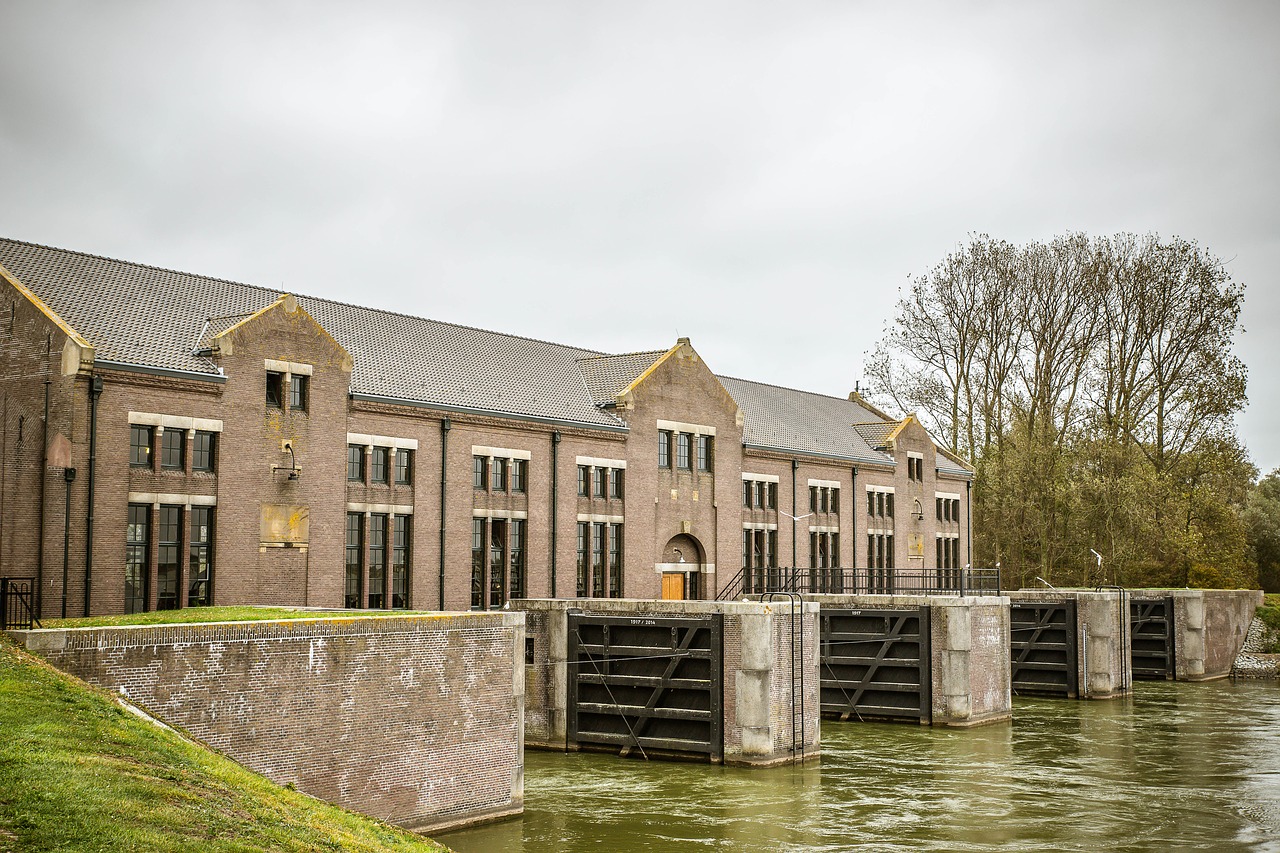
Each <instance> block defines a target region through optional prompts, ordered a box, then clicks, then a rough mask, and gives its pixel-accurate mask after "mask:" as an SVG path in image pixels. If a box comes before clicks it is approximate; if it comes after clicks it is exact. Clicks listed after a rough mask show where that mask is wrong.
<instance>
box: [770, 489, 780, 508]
mask: <svg viewBox="0 0 1280 853" xmlns="http://www.w3.org/2000/svg"><path fill="white" fill-rule="evenodd" d="M777 508H778V484H777V483H769V509H777Z"/></svg>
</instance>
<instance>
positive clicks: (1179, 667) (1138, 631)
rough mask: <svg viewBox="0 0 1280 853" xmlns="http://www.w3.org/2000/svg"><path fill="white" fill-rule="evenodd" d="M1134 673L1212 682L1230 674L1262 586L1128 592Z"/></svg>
mask: <svg viewBox="0 0 1280 853" xmlns="http://www.w3.org/2000/svg"><path fill="white" fill-rule="evenodd" d="M1130 595H1131V596H1132V598H1131V618H1132V626H1133V674H1134V678H1139V679H1172V680H1176V681H1210V680H1212V679H1215V678H1225V677H1227V676H1228V675H1230V674H1231V665H1232V663H1234V661H1235V659H1236V656H1237V655H1239V654H1240V650H1241V649H1242V648H1243V647H1244V641H1245V637H1246V635H1247V634H1248V631H1249V623H1250V622H1252V621H1253V614H1254V611H1256V610H1257V609H1258V607H1259V605H1261V604H1262V592H1261V591H1260V590H1247V589H1135V590H1132V591H1131V593H1130Z"/></svg>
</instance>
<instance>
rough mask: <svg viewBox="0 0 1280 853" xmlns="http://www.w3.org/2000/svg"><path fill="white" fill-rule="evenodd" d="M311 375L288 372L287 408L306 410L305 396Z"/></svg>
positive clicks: (297, 410) (298, 410)
mask: <svg viewBox="0 0 1280 853" xmlns="http://www.w3.org/2000/svg"><path fill="white" fill-rule="evenodd" d="M310 381H311V377H310V376H305V375H303V374H300V373H291V374H289V408H290V409H291V410H292V411H295V412H305V411H306V410H307V398H308V397H309V396H310V394H308V393H307V392H308V390H309V386H310Z"/></svg>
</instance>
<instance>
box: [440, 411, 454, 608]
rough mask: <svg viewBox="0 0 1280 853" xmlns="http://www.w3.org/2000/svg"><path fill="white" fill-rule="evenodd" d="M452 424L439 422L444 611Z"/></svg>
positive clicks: (441, 583) (442, 606)
mask: <svg viewBox="0 0 1280 853" xmlns="http://www.w3.org/2000/svg"><path fill="white" fill-rule="evenodd" d="M451 429H453V424H451V423H450V422H449V419H448V418H444V419H443V420H441V421H440V609H441V610H444V531H445V518H446V515H447V513H446V510H445V498H446V497H447V493H448V485H449V430H451Z"/></svg>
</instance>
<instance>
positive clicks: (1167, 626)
mask: <svg viewBox="0 0 1280 853" xmlns="http://www.w3.org/2000/svg"><path fill="white" fill-rule="evenodd" d="M1129 616H1130V620H1129V621H1130V625H1131V626H1132V628H1133V633H1132V635H1131V637H1130V639H1131V642H1132V643H1133V677H1134V678H1142V679H1147V680H1153V679H1154V680H1157V681H1159V680H1162V679H1172V678H1176V677H1177V663H1176V658H1175V657H1174V641H1173V598H1172V597H1169V598H1154V599H1140V598H1134V599H1132V600H1131V601H1130V602H1129Z"/></svg>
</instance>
